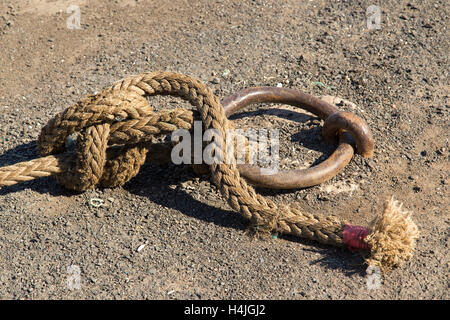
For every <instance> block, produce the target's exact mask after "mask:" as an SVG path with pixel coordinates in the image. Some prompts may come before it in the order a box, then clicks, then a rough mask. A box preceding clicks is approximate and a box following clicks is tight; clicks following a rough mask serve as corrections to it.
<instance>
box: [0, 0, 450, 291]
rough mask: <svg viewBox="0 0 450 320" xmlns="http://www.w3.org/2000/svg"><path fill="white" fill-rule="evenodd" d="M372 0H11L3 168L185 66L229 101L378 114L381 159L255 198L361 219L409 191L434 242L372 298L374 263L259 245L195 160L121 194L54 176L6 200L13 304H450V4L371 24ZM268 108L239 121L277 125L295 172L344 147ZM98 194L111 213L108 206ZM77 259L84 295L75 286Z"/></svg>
mask: <svg viewBox="0 0 450 320" xmlns="http://www.w3.org/2000/svg"><path fill="white" fill-rule="evenodd" d="M69 4H73V5H78V6H79V8H80V18H81V25H80V27H81V28H80V29H70V28H68V27H67V20H68V19H70V16H71V15H73V14H76V12H74V13H67V11H66V10H67V8H68V7H69ZM372 4H373V1H364V0H363V1H357V2H355V1H337V0H335V1H316V0H311V1H299V0H286V1H269V0H253V1H247V0H245V1H232V0H217V1H207V0H198V1H197V0H196V1H189V2H188V1H181V0H174V1H163V0H149V1H145V0H139V1H138V0H136V1H131V0H127V1H98V0H91V1H75V0H74V1H62V0H58V1H48V0H45V1H43V0H42V1H37V0H33V1H32V0H16V1H12V0H3V1H1V2H0V48H1V50H0V166H5V165H10V164H13V163H16V162H19V161H25V160H29V159H32V158H35V157H37V152H36V143H35V140H36V138H37V136H38V134H39V132H40V129H41V128H42V126H43V125H45V123H46V122H47V121H48V120H49V119H50V118H51V117H52V116H53V115H55V114H56V113H57V112H59V111H61V110H63V109H65V108H67V107H68V106H70V105H71V104H73V103H74V102H76V101H78V100H79V99H81V98H83V97H84V96H85V95H87V94H89V93H93V92H95V91H98V90H100V89H102V88H104V87H106V86H109V85H110V84H112V83H113V82H115V81H117V80H119V79H121V78H124V77H126V76H128V75H132V74H138V73H141V72H145V71H154V70H170V71H176V72H180V73H185V74H189V75H191V76H193V77H195V78H198V79H201V80H204V81H205V82H206V83H207V84H208V85H209V86H210V87H212V88H213V89H214V90H215V93H216V94H217V95H218V96H219V97H225V96H226V95H229V94H231V93H234V92H236V91H237V90H241V89H244V88H246V87H249V86H254V85H274V86H276V85H277V84H281V85H283V86H284V87H289V88H296V89H299V90H303V91H305V92H308V93H312V94H314V95H317V96H323V95H331V96H339V97H342V98H345V99H348V100H350V101H352V102H353V103H355V105H354V106H351V105H344V106H341V108H342V109H346V110H349V111H352V112H354V113H356V114H358V115H359V116H361V117H363V118H364V119H365V120H366V121H367V123H368V124H369V126H370V127H371V129H372V131H373V134H374V137H375V140H376V149H375V155H374V157H373V158H372V159H368V160H367V159H363V158H361V157H360V156H355V157H354V159H353V160H352V162H351V163H350V164H349V165H348V166H347V167H346V169H345V170H344V171H343V172H342V173H341V174H339V175H337V176H336V177H335V178H333V179H332V180H330V181H328V182H326V183H324V184H323V185H320V186H316V187H312V188H308V189H302V190H293V191H292V190H291V191H280V192H275V191H273V190H258V191H259V192H262V193H263V194H265V195H267V196H269V197H271V198H272V199H274V200H275V201H276V202H280V203H286V202H289V203H296V204H298V205H299V206H300V207H302V208H303V209H304V210H306V211H311V212H323V213H325V214H330V213H332V214H335V215H337V216H339V217H342V218H343V219H348V220H349V221H351V222H353V223H355V224H362V225H365V224H367V223H368V222H369V221H370V220H372V219H373V217H374V216H375V215H376V214H377V212H378V211H379V210H380V209H381V208H382V205H383V202H384V201H385V200H386V198H388V197H390V196H391V195H394V196H395V197H396V198H397V199H399V200H400V201H402V202H404V206H405V208H407V209H408V210H411V211H413V212H414V214H413V218H414V220H415V221H416V222H417V224H418V226H419V228H420V232H421V234H420V238H419V240H418V242H417V251H416V253H415V256H414V258H413V259H412V260H411V261H410V262H409V263H408V264H407V265H405V266H404V267H402V268H400V269H396V270H394V271H392V272H390V273H388V274H385V275H383V277H382V281H381V286H380V288H379V289H377V290H369V289H368V287H367V285H366V277H365V268H366V266H365V265H364V264H363V258H362V257H361V255H360V254H358V253H353V252H350V251H347V250H343V249H336V248H333V247H328V246H325V245H318V244H316V243H314V242H312V241H307V240H301V239H300V240H298V239H294V238H290V237H279V238H278V239H270V240H256V239H252V238H251V237H250V236H248V234H247V233H246V232H245V231H246V228H247V222H246V221H244V220H243V219H241V218H240V217H239V216H238V215H237V214H236V213H235V212H232V210H231V209H230V208H229V207H228V206H227V204H226V203H225V201H224V200H222V199H221V197H220V195H219V193H218V192H217V190H216V189H215V188H214V187H212V186H211V185H210V183H209V180H208V176H202V177H199V176H196V174H195V173H194V172H193V171H192V168H191V167H189V166H175V165H159V166H157V165H146V166H145V167H144V168H143V170H142V171H141V173H140V174H139V175H138V176H137V177H135V178H134V179H133V180H132V181H130V182H129V183H127V184H126V185H125V186H124V187H120V188H115V189H105V190H103V189H96V190H93V191H89V192H85V193H82V194H76V193H73V192H70V191H67V190H65V189H64V188H63V187H61V186H60V185H58V184H57V183H56V182H55V180H54V179H52V178H43V179H39V180H35V181H32V182H28V183H23V184H20V185H17V186H14V187H9V188H3V189H1V190H0V221H1V222H0V297H1V298H3V299H65V298H74V299H250V298H255V299H368V298H375V299H448V298H449V290H448V289H449V253H448V251H449V244H450V242H449V234H448V231H449V222H450V219H449V214H448V208H449V204H450V203H449V202H450V201H449V184H450V176H449V171H450V170H449V147H450V146H449V124H450V121H449V120H450V117H449V111H450V109H449V72H448V71H449V60H448V59H449V52H450V46H449V40H448V39H449V32H448V27H449V25H448V21H449V16H450V15H449V13H450V6H449V4H448V2H447V1H445V0H441V1H419V0H411V1H376V4H377V5H379V7H380V9H381V29H377V30H369V29H368V28H367V24H366V9H367V7H369V6H370V5H372ZM322 84H323V85H322ZM151 102H152V105H154V106H155V108H163V107H164V106H165V105H167V104H168V103H169V104H170V105H171V106H173V107H175V106H177V105H179V104H181V102H180V101H179V100H178V99H171V98H163V99H152V100H151ZM181 105H182V104H181ZM257 107H260V108H259V109H257V108H256V107H255V108H253V109H251V111H254V112H248V113H243V114H242V115H237V116H235V117H234V119H235V120H236V125H237V126H249V127H262V126H268V125H271V126H274V127H278V128H280V132H281V138H282V146H281V147H280V151H281V157H282V159H283V161H282V166H283V167H286V168H288V167H297V168H298V167H302V166H309V165H311V164H313V163H317V162H318V161H321V160H323V159H324V158H325V157H327V156H328V155H329V154H330V153H331V152H332V150H333V148H334V146H330V145H329V144H327V143H326V142H324V141H323V139H322V137H321V135H320V132H321V124H322V123H323V122H321V121H319V120H318V119H317V118H315V117H312V116H311V115H308V114H304V113H301V111H296V112H291V111H289V112H282V111H279V112H274V111H273V110H290V109H288V108H285V107H284V106H276V107H275V106H269V105H263V106H257ZM274 108H277V109H274ZM268 109H269V110H270V111H267V112H265V111H264V110H268ZM247 116H249V117H247ZM93 198H100V199H103V200H104V205H103V206H101V207H99V208H96V207H93V206H92V205H90V200H91V199H93ZM143 244H145V247H143V249H142V250H140V251H139V252H138V251H137V249H138V248H139V247H140V246H141V245H143ZM141 248H142V247H141ZM70 266H76V267H75V269H73V268H72V269H69V270H68V268H69V267H70ZM77 267H78V268H79V271H80V279H81V283H80V289H73V290H69V288H68V287H67V280H68V278H70V277H72V276H73V272H74V271H73V270H78V269H76V268H77ZM68 272H69V273H68Z"/></svg>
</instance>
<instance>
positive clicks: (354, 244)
mask: <svg viewBox="0 0 450 320" xmlns="http://www.w3.org/2000/svg"><path fill="white" fill-rule="evenodd" d="M368 234H369V230H368V229H367V228H364V227H361V226H352V225H349V224H346V225H345V227H344V231H343V232H342V236H343V238H344V244H346V245H347V247H348V248H349V249H350V250H352V251H356V250H360V249H363V250H369V249H370V246H369V245H368V244H367V243H366V242H365V241H364V239H365V238H366V237H367V235H368Z"/></svg>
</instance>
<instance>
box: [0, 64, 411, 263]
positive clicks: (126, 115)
mask: <svg viewBox="0 0 450 320" xmlns="http://www.w3.org/2000/svg"><path fill="white" fill-rule="evenodd" d="M153 95H172V96H178V97H181V98H182V99H184V100H186V101H188V102H190V103H191V104H192V105H194V106H196V107H197V111H198V112H199V114H200V117H201V119H202V121H203V124H204V127H205V128H204V129H205V130H206V129H215V130H217V131H218V132H219V133H220V137H221V139H217V141H215V142H214V143H216V144H217V147H218V148H219V149H220V150H222V152H223V158H224V159H225V158H226V152H227V148H226V134H227V132H226V129H229V128H232V127H233V126H232V123H231V121H229V120H228V119H227V118H226V116H225V113H224V110H223V108H222V106H221V104H220V100H219V98H218V97H216V96H215V95H214V94H213V92H212V91H211V89H210V88H208V87H207V86H206V85H204V84H203V83H202V82H200V81H199V80H196V79H193V78H191V77H189V76H186V75H182V74H177V73H171V72H150V73H144V74H140V75H136V76H131V77H128V78H125V79H123V80H121V81H119V82H117V83H115V84H114V85H113V86H112V87H111V88H108V89H105V90H104V91H102V92H100V93H99V94H97V95H91V96H88V97H87V98H86V99H85V100H83V101H81V102H79V103H76V104H75V105H74V106H72V107H69V108H68V109H66V110H65V111H63V112H61V113H59V114H58V115H56V116H55V117H54V118H53V119H51V120H50V121H49V122H48V124H47V125H46V126H45V127H44V128H43V129H42V131H41V134H40V136H39V139H38V149H39V153H40V155H41V156H42V158H40V159H36V160H32V161H28V162H24V163H19V164H16V165H12V166H9V167H4V168H0V187H1V186H8V185H13V184H15V183H18V182H21V181H29V180H32V179H34V178H38V177H43V176H49V175H56V178H57V180H58V181H59V182H60V183H62V184H63V185H64V186H66V187H67V188H69V189H74V190H79V191H83V190H87V189H90V188H93V187H94V186H95V185H97V184H100V185H101V186H104V187H113V186H119V185H122V184H124V183H125V182H127V181H128V180H130V179H131V178H132V177H134V176H135V175H136V174H137V173H138V171H139V168H140V166H141V165H142V164H143V163H144V162H145V157H146V154H147V152H148V151H149V149H151V146H150V147H149V146H148V142H151V141H152V139H155V138H156V137H157V136H160V135H164V134H168V133H170V132H172V131H174V130H175V129H178V128H184V129H189V128H191V126H192V123H193V113H192V111H190V110H186V109H181V108H180V109H176V110H169V111H168V110H164V111H161V112H155V111H153V109H152V108H151V107H150V106H149V104H148V102H147V100H146V99H145V96H153ZM75 132H79V135H78V138H77V142H76V152H75V154H74V152H71V151H67V152H64V145H65V141H66V138H67V137H69V136H70V135H72V134H73V133H75ZM117 145H121V146H117ZM108 146H110V147H109V148H108ZM231 158H232V159H234V158H233V157H231ZM210 170H211V179H212V182H213V183H214V184H215V185H216V186H217V187H218V189H219V190H220V193H221V194H222V196H223V197H224V198H225V199H226V200H227V201H228V204H229V205H230V206H231V208H233V209H234V210H235V211H238V212H239V213H240V214H241V215H242V216H243V217H245V218H247V219H248V220H250V221H251V224H252V225H253V226H257V227H259V228H258V230H262V231H266V232H276V233H282V234H290V235H295V236H298V237H302V238H308V239H312V240H316V241H319V242H321V243H324V244H330V245H334V246H339V247H342V246H346V245H352V246H353V247H355V248H360V249H369V250H370V251H371V256H370V257H369V258H368V259H367V262H368V264H369V265H372V266H373V265H376V266H378V267H380V269H381V270H389V269H391V268H392V267H394V266H399V265H401V264H403V263H404V262H405V261H407V260H408V259H410V258H411V256H412V252H413V250H414V247H415V239H416V238H417V237H418V230H417V226H416V225H415V224H414V222H413V221H412V220H411V218H410V214H409V213H408V212H406V211H404V210H403V209H402V208H401V205H399V204H398V203H397V202H396V201H394V200H393V199H391V200H390V201H388V202H387V204H386V206H385V210H384V211H383V212H382V213H381V214H380V215H379V216H378V217H377V218H376V219H375V220H374V222H373V223H372V225H371V227H370V229H366V228H363V230H365V231H364V232H360V231H358V232H359V233H357V234H356V235H355V228H357V227H354V226H350V225H349V224H348V223H346V222H344V221H340V220H339V219H338V218H336V217H334V216H325V215H322V214H311V213H305V212H302V211H301V210H299V209H298V208H296V207H294V206H288V205H277V204H276V203H274V202H273V201H271V200H270V199H267V198H265V197H263V196H261V195H259V194H257V193H256V192H255V190H254V189H253V187H251V186H249V185H248V184H247V182H246V181H245V179H243V178H242V177H241V176H240V174H239V171H238V170H237V167H236V160H235V159H234V160H233V161H232V162H231V163H227V164H224V163H213V164H212V165H210ZM358 230H359V229H358ZM363 233H364V235H363ZM349 237H350V238H349ZM346 238H347V239H346Z"/></svg>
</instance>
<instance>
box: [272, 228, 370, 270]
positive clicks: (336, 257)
mask: <svg viewBox="0 0 450 320" xmlns="http://www.w3.org/2000/svg"><path fill="white" fill-rule="evenodd" d="M279 238H280V239H285V240H288V241H292V242H295V243H299V244H303V245H306V246H308V248H305V249H303V250H304V251H308V252H314V253H318V254H320V255H321V256H322V257H321V258H319V259H316V260H313V261H310V262H309V265H320V266H324V267H326V268H328V269H331V270H335V271H338V272H342V273H343V274H345V275H346V276H348V277H350V276H353V275H358V276H361V277H364V276H365V275H366V269H367V265H365V262H364V257H363V255H362V254H361V253H360V252H352V251H349V250H347V249H345V248H339V247H334V246H330V245H325V244H322V243H319V242H317V241H313V240H309V239H303V238H297V237H294V236H291V235H280V236H279Z"/></svg>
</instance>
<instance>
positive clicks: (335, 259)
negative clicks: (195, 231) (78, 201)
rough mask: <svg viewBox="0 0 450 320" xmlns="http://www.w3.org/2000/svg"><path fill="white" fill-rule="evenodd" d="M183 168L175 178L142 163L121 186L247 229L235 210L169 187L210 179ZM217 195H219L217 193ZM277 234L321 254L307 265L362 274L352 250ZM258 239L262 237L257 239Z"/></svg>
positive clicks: (217, 222) (219, 222)
mask: <svg viewBox="0 0 450 320" xmlns="http://www.w3.org/2000/svg"><path fill="white" fill-rule="evenodd" d="M170 166H171V167H172V168H176V167H179V166H175V165H170ZM185 168H186V169H188V170H184V172H183V174H181V175H177V176H176V178H175V177H168V178H161V177H160V176H158V175H157V172H155V171H157V170H158V168H157V166H155V165H145V168H143V170H141V171H140V173H139V174H138V175H137V176H136V177H134V178H133V179H132V180H131V181H130V182H128V183H126V184H125V186H124V189H125V190H127V191H128V192H130V193H132V194H135V195H139V196H145V197H147V198H148V199H149V200H150V201H152V202H154V203H157V204H159V205H161V206H164V207H169V208H171V209H174V210H177V211H180V212H181V213H182V214H184V215H186V216H189V217H192V218H195V219H199V220H202V221H205V222H208V223H214V224H215V225H218V226H222V227H225V228H233V229H236V230H239V231H242V232H247V231H249V229H248V226H249V221H248V220H246V219H245V218H243V217H242V216H240V215H239V214H238V213H236V212H234V211H232V210H225V209H221V208H217V207H214V206H211V205H209V204H207V203H205V202H202V201H199V200H197V199H194V198H193V196H191V195H190V194H188V193H187V192H185V191H184V190H181V189H179V188H178V187H177V188H175V189H173V188H170V187H169V185H170V184H172V183H174V184H177V185H180V184H181V183H183V182H185V181H189V180H192V179H193V178H200V179H201V181H208V182H209V181H210V180H209V175H203V176H201V177H199V176H198V175H196V174H195V173H194V171H193V170H192V169H191V168H190V167H189V166H185ZM164 171H165V172H168V171H173V170H171V168H169V169H167V167H166V166H164ZM155 176H156V177H155ZM155 178H156V180H155ZM148 181H152V182H153V183H152V184H150V185H149V184H148ZM155 184H156V185H158V189H159V192H158V193H154V190H153V189H154V187H152V186H154V185H155ZM278 191H286V190H278ZM287 192H289V190H287ZM291 192H292V191H291ZM161 195H162V196H161ZM218 198H219V199H221V197H220V196H219V197H218ZM223 201H224V200H223ZM224 202H225V201H224ZM249 234H252V232H249ZM249 236H250V235H249ZM279 238H280V239H283V240H287V241H292V242H296V243H299V244H302V245H305V246H307V247H310V248H311V249H309V248H306V249H303V250H307V251H313V252H317V253H320V254H321V255H322V256H323V257H322V258H320V259H317V260H315V261H311V262H310V265H315V264H318V265H322V266H325V267H326V268H330V269H333V270H336V271H339V272H342V273H344V274H346V275H347V276H351V275H354V274H359V275H361V276H364V275H365V269H366V268H365V267H364V260H363V259H362V257H361V255H360V254H358V253H352V252H350V251H348V250H347V249H343V248H337V247H334V246H330V245H325V244H321V243H318V242H317V241H313V240H309V239H304V238H298V237H295V236H290V235H280V236H279ZM260 241H265V240H264V239H261V240H260Z"/></svg>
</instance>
